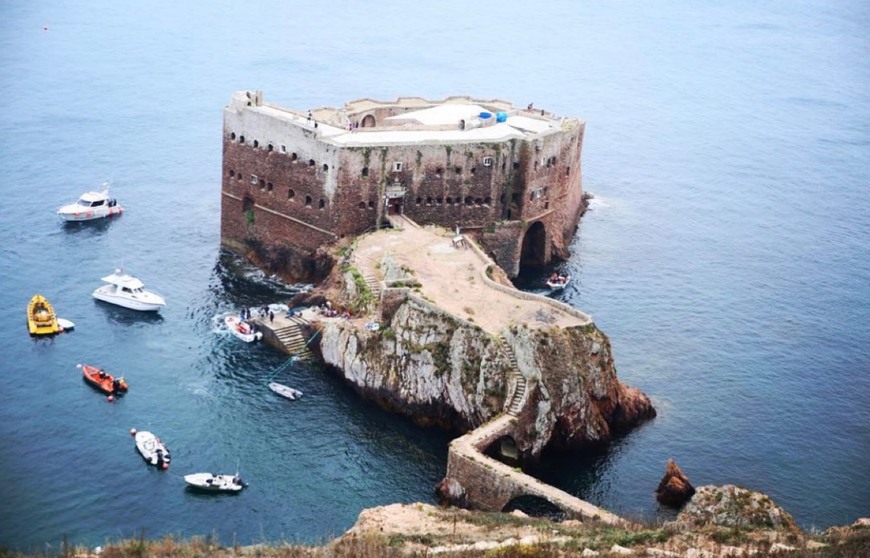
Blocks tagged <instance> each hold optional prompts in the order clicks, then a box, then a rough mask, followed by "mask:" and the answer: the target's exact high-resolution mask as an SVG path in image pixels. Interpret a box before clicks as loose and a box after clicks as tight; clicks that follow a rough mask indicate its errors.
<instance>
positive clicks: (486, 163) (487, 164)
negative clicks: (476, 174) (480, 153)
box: [483, 157, 492, 167]
mask: <svg viewBox="0 0 870 558" xmlns="http://www.w3.org/2000/svg"><path fill="white" fill-rule="evenodd" d="M483 166H484V167H491V166H492V157H484V158H483Z"/></svg>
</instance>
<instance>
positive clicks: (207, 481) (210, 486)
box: [184, 473, 248, 492]
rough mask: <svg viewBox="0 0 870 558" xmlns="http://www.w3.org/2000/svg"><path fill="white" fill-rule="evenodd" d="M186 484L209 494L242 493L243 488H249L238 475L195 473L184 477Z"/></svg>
mask: <svg viewBox="0 0 870 558" xmlns="http://www.w3.org/2000/svg"><path fill="white" fill-rule="evenodd" d="M184 482H186V483H187V484H189V485H190V486H192V487H194V488H198V489H200V490H204V491H207V492H241V491H242V489H243V488H245V487H246V486H248V483H246V482H245V481H243V480H242V479H241V477H239V475H238V474H235V475H216V474H214V473H193V474H190V475H184Z"/></svg>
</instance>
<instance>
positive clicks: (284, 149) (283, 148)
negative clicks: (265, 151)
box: [281, 145, 287, 153]
mask: <svg viewBox="0 0 870 558" xmlns="http://www.w3.org/2000/svg"><path fill="white" fill-rule="evenodd" d="M281 153H287V146H286V145H282V146H281Z"/></svg>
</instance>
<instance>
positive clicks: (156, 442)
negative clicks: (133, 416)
mask: <svg viewBox="0 0 870 558" xmlns="http://www.w3.org/2000/svg"><path fill="white" fill-rule="evenodd" d="M132 434H133V436H134V437H135V438H136V449H137V450H139V453H141V454H142V457H143V458H144V459H145V461H146V462H148V463H149V464H150V465H154V466H155V467H157V468H158V469H163V470H165V469H168V468H169V460H170V455H169V449H168V448H167V447H166V445H165V444H164V443H163V441H162V440H161V439H160V438H158V437H157V436H155V435H154V434H152V433H151V432H148V431H147V430H143V431H141V432H136V430H135V429H134V430H133V431H132Z"/></svg>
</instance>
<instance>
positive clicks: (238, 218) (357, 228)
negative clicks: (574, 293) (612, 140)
mask: <svg viewBox="0 0 870 558" xmlns="http://www.w3.org/2000/svg"><path fill="white" fill-rule="evenodd" d="M415 108H416V107H415ZM384 110H386V111H388V112H389V113H399V112H404V111H406V110H408V107H404V106H403V107H392V108H390V107H388V108H385V109H384ZM391 111H392V112H391ZM388 112H385V113H383V114H387V113H388ZM583 126H584V124H583V122H582V121H578V120H574V119H571V120H567V121H565V122H563V123H562V131H561V132H555V133H553V132H546V133H543V134H539V135H537V136H531V137H530V139H527V140H508V141H503V142H488V143H455V144H454V143H450V144H448V143H441V142H433V143H421V144H414V145H389V146H384V145H381V146H353V147H344V146H340V145H336V144H334V143H332V142H331V141H329V140H328V139H325V140H324V139H322V138H320V137H319V136H318V130H316V129H315V128H314V127H313V125H311V124H310V123H308V121H307V119H306V118H305V117H302V116H300V115H298V114H295V113H293V112H291V111H287V110H283V109H281V108H280V107H273V106H270V105H262V104H257V101H256V100H254V101H253V106H248V105H247V103H246V99H245V96H244V95H241V96H240V95H239V94H237V95H236V96H235V97H234V98H233V100H232V102H231V104H230V106H229V107H227V108H226V109H225V110H224V146H223V169H222V170H223V176H222V187H223V192H224V193H225V194H226V195H224V196H223V201H222V208H221V236H222V242H223V243H224V244H225V245H227V246H230V247H231V248H233V249H234V250H236V251H246V250H245V247H250V244H251V243H250V242H249V241H251V240H254V241H255V243H256V242H259V243H260V244H261V245H263V246H266V247H268V248H281V249H287V250H295V251H296V252H298V253H306V252H309V251H312V250H314V249H316V248H317V247H319V246H321V245H323V244H325V243H327V242H329V241H330V239H329V236H328V235H324V234H323V233H322V232H319V231H328V232H330V233H332V234H333V235H334V236H333V237H332V238H342V237H344V236H347V235H355V234H360V233H363V232H366V231H368V230H372V229H373V228H375V227H377V226H378V223H379V221H380V220H381V218H382V217H383V216H384V215H385V213H386V207H385V205H386V200H385V193H386V190H387V188H388V187H390V188H393V187H394V186H398V187H399V188H404V189H405V192H406V193H405V196H404V198H403V200H402V212H403V213H404V214H405V215H407V216H408V217H410V218H411V219H413V220H414V221H416V222H418V223H422V224H436V225H441V226H444V227H447V228H450V229H452V228H453V227H454V226H456V225H459V226H460V227H462V228H472V229H477V230H476V234H477V236H478V238H480V239H481V241H482V242H484V243H485V244H487V246H488V247H489V248H490V249H491V250H492V253H493V254H494V255H495V257H496V259H497V260H498V262H499V264H500V265H502V267H504V268H505V269H506V270H507V271H508V273H509V275H515V274H516V273H517V272H518V270H519V258H520V256H521V252H520V247H521V245H522V239H523V236H522V232H524V230H525V229H523V231H516V230H515V229H514V228H513V227H510V226H507V227H503V225H510V224H511V223H516V222H520V221H527V222H529V223H531V222H533V221H534V220H540V221H541V222H542V223H543V224H544V225H545V227H546V232H547V249H546V253H545V254H544V259H546V260H548V259H549V256H550V254H551V253H552V254H554V255H558V256H562V257H564V256H566V255H567V250H566V248H565V247H566V246H567V245H568V243H569V242H570V238H571V236H572V235H573V233H574V230H575V228H576V225H577V220H578V219H579V216H580V214H581V213H582V210H583V199H582V194H583V192H582V184H581V181H580V148H581V146H582V133H583ZM360 133H361V134H362V133H363V132H360ZM486 158H491V161H490V160H486ZM485 160H486V162H487V163H489V164H485V162H484V161H485ZM395 163H401V169H396V168H395V166H394V165H395ZM536 166H537V168H536ZM246 199H247V200H248V202H247V204H248V205H247V206H246V205H245V202H243V201H240V200H246ZM448 202H449V203H448ZM248 206H250V207H252V209H253V211H254V223H253V224H252V223H249V222H248V220H249V218H250V217H249V216H246V212H245V207H248ZM267 210H268V211H267ZM269 212H271V213H269ZM267 213H268V215H267ZM280 216H285V217H289V219H287V218H281V217H280ZM484 229H488V230H489V231H490V233H489V234H486V233H485V231H484ZM494 230H495V231H497V232H496V234H494V235H493V234H492V231H494Z"/></svg>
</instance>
